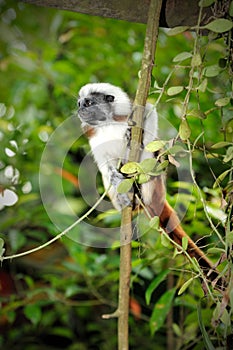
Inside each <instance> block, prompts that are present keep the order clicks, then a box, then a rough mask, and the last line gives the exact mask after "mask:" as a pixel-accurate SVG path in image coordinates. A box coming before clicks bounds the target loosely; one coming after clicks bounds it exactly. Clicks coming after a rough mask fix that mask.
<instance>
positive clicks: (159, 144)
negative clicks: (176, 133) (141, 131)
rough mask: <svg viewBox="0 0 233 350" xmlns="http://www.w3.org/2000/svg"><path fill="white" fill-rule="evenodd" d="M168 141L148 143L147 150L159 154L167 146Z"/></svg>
mask: <svg viewBox="0 0 233 350" xmlns="http://www.w3.org/2000/svg"><path fill="white" fill-rule="evenodd" d="M166 143H167V141H162V140H156V141H152V142H150V143H148V144H147V145H146V147H145V149H146V150H147V151H148V152H157V151H159V150H160V149H161V148H163V147H164V146H165V145H166Z"/></svg>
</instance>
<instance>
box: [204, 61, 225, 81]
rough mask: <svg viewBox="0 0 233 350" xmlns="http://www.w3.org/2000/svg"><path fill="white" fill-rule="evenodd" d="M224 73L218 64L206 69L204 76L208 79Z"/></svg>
mask: <svg viewBox="0 0 233 350" xmlns="http://www.w3.org/2000/svg"><path fill="white" fill-rule="evenodd" d="M221 71H222V69H221V68H220V67H219V65H217V64H213V65H212V66H208V67H206V68H205V69H204V75H205V76H206V77H207V78H212V77H216V76H217V75H219V73H220V72H221Z"/></svg>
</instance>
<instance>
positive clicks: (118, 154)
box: [89, 123, 128, 170]
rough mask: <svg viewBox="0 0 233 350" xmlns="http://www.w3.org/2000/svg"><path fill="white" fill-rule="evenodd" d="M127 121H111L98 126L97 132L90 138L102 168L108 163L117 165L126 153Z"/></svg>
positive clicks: (96, 158)
mask: <svg viewBox="0 0 233 350" xmlns="http://www.w3.org/2000/svg"><path fill="white" fill-rule="evenodd" d="M127 127H128V125H127V123H111V124H107V125H103V126H101V127H99V128H96V130H95V131H96V132H95V134H94V135H93V136H92V137H91V138H90V139H89V143H90V146H91V150H92V153H93V155H94V158H95V161H96V163H97V165H98V167H99V169H100V170H101V167H102V166H103V165H104V164H106V163H111V165H113V166H114V167H116V166H117V164H118V162H119V160H120V159H122V158H124V157H125V154H126V146H127V145H126V142H127V140H126V137H125V134H126V130H127Z"/></svg>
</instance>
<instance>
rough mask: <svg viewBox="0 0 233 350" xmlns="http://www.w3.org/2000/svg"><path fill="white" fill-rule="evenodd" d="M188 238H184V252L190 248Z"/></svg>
mask: <svg viewBox="0 0 233 350" xmlns="http://www.w3.org/2000/svg"><path fill="white" fill-rule="evenodd" d="M188 242H189V241H188V237H182V248H183V249H184V250H187V248H188Z"/></svg>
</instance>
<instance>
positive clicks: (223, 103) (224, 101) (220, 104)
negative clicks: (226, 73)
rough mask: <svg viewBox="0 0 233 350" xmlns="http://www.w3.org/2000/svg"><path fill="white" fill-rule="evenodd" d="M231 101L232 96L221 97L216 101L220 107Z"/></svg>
mask: <svg viewBox="0 0 233 350" xmlns="http://www.w3.org/2000/svg"><path fill="white" fill-rule="evenodd" d="M228 103H230V97H223V98H219V99H218V100H216V101H215V105H216V106H218V107H224V106H226V105H228Z"/></svg>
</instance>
